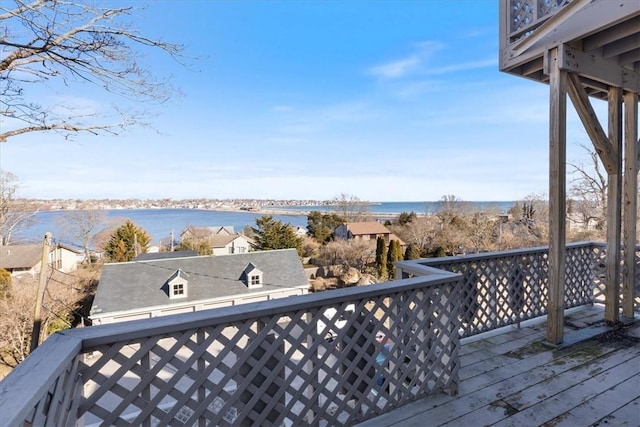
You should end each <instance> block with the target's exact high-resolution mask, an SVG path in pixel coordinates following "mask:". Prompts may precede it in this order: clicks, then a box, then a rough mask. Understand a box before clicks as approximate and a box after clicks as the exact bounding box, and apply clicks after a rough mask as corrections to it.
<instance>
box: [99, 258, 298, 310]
mask: <svg viewBox="0 0 640 427" xmlns="http://www.w3.org/2000/svg"><path fill="white" fill-rule="evenodd" d="M250 262H251V263H253V264H254V265H255V266H256V267H257V268H258V269H260V271H262V273H263V276H262V279H263V286H262V287H260V288H255V289H249V288H248V287H247V286H246V284H245V283H244V282H243V281H241V278H242V276H243V271H244V269H245V268H246V267H247V265H248V264H249V263H250ZM178 269H181V270H182V271H183V272H184V273H186V274H187V275H188V281H189V283H188V290H187V295H188V296H187V297H186V298H180V299H179V300H176V299H172V300H170V299H169V296H168V295H167V292H166V290H167V287H166V283H167V281H168V279H169V278H170V277H171V276H172V275H173V274H174V273H175V272H176V270H178ZM299 286H308V280H307V276H306V274H305V272H304V268H303V266H302V263H301V261H300V258H299V257H298V254H297V252H296V250H295V249H282V250H275V251H264V252H249V253H246V254H234V255H218V256H197V257H185V258H168V259H156V260H146V261H133V262H125V263H114V264H105V265H104V267H103V269H102V275H101V277H100V282H99V284H98V290H97V292H96V295H95V298H94V300H93V306H92V307H91V315H100V316H103V315H104V314H105V313H110V312H116V311H118V312H120V311H129V310H136V311H137V310H140V309H142V308H145V307H158V306H162V305H166V304H175V303H176V302H178V301H180V302H194V301H202V300H210V299H214V298H222V297H226V296H232V295H239V294H252V293H261V292H265V291H269V290H274V289H282V288H293V287H299Z"/></svg>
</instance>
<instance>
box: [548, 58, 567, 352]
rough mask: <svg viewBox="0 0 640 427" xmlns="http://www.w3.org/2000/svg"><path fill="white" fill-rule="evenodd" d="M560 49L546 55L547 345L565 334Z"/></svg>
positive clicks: (564, 120)
mask: <svg viewBox="0 0 640 427" xmlns="http://www.w3.org/2000/svg"><path fill="white" fill-rule="evenodd" d="M558 51H559V49H558V48H557V47H556V48H553V49H551V50H550V51H548V52H547V54H546V62H547V64H546V69H547V71H548V73H549V78H550V81H549V87H550V95H549V98H550V99H549V260H548V261H549V309H548V317H547V319H548V321H547V341H549V342H550V343H552V344H561V343H562V340H563V334H564V286H565V274H566V273H565V262H566V261H565V255H566V247H565V246H566V204H567V201H566V180H567V178H566V169H567V72H566V71H562V70H561V69H560V64H559V62H560V58H559V57H558V55H559V54H558Z"/></svg>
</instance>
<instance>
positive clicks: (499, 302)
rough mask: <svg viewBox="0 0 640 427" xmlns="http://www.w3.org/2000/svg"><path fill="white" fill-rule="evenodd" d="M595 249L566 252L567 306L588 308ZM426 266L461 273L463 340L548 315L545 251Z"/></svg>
mask: <svg viewBox="0 0 640 427" xmlns="http://www.w3.org/2000/svg"><path fill="white" fill-rule="evenodd" d="M597 257H598V251H597V250H596V251H594V248H593V246H579V247H571V248H567V254H566V285H565V307H566V308H570V307H576V306H580V305H585V304H590V303H592V302H593V298H594V287H595V279H594V268H595V267H596V264H597ZM428 265H429V266H430V267H435V268H440V269H443V270H447V271H451V272H458V273H461V274H462V275H463V288H462V293H461V294H462V295H461V303H460V320H461V323H462V332H461V336H462V337H467V336H472V335H476V334H479V333H482V332H486V331H489V330H492V329H496V328H499V327H502V326H507V325H513V324H517V323H519V322H522V321H523V320H528V319H533V318H536V317H539V316H543V315H546V314H547V303H548V270H549V263H548V252H547V251H546V250H545V251H542V250H536V251H531V252H529V253H523V252H519V253H518V254H517V255H505V254H500V253H497V254H496V256H495V257H491V258H487V257H486V256H483V257H473V256H467V257H464V258H456V259H455V260H454V261H447V260H446V259H443V260H442V261H439V260H437V259H433V260H429V262H428Z"/></svg>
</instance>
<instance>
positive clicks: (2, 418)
mask: <svg viewBox="0 0 640 427" xmlns="http://www.w3.org/2000/svg"><path fill="white" fill-rule="evenodd" d="M81 348H82V340H81V339H79V338H74V337H68V336H64V335H62V334H54V335H52V336H50V337H49V338H48V339H47V340H46V341H45V342H44V343H42V345H40V347H38V348H37V349H36V352H37V355H36V356H35V357H31V356H29V357H27V358H26V359H25V360H24V361H23V362H22V363H20V364H19V365H18V366H17V367H16V368H15V369H14V370H13V371H11V374H10V375H9V376H7V377H6V378H5V379H4V380H2V381H0V408H2V410H1V411H0V425H3V426H6V425H13V423H14V422H17V421H20V422H22V420H25V419H26V418H27V416H28V414H29V412H30V411H31V410H32V409H33V407H34V406H35V404H36V403H37V402H38V401H39V400H40V399H41V398H42V395H43V394H44V393H46V392H47V390H49V388H50V387H51V385H52V384H53V382H54V381H56V379H58V377H59V376H60V374H61V373H62V371H63V370H65V369H67V367H68V366H69V365H70V364H71V361H72V360H73V359H74V358H75V357H76V356H77V355H78V353H80V350H81ZM36 352H34V353H36Z"/></svg>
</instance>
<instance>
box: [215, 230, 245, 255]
mask: <svg viewBox="0 0 640 427" xmlns="http://www.w3.org/2000/svg"><path fill="white" fill-rule="evenodd" d="M251 242H252V240H251V239H249V238H248V237H246V236H244V235H242V234H234V235H229V236H225V235H216V236H211V238H209V244H210V245H211V250H212V251H213V255H230V254H244V253H247V252H249V249H251Z"/></svg>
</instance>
